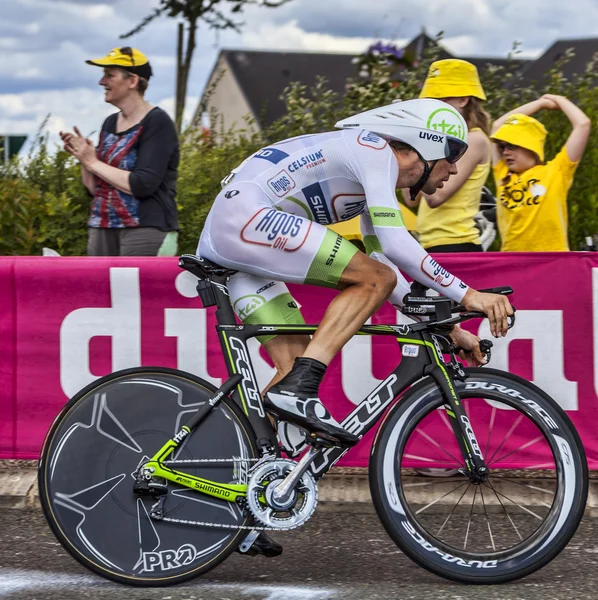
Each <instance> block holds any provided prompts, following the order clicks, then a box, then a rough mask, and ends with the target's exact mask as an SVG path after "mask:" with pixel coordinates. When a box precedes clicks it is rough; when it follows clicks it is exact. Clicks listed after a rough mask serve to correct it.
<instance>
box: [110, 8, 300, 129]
mask: <svg viewBox="0 0 598 600" xmlns="http://www.w3.org/2000/svg"><path fill="white" fill-rule="evenodd" d="M287 2H290V0H159V6H158V8H155V9H154V12H152V13H151V14H149V15H148V16H147V17H145V18H144V19H143V21H141V23H140V24H139V25H137V27H135V28H134V29H132V30H131V31H129V32H128V33H125V34H123V35H121V36H120V37H121V38H128V37H130V36H132V35H134V34H135V33H138V32H139V31H141V30H142V29H144V28H145V27H146V25H148V24H149V23H151V22H152V21H153V20H154V19H156V18H158V17H160V16H162V15H166V16H167V17H173V18H182V19H184V21H185V22H186V24H187V40H186V42H187V43H186V48H184V46H185V44H184V41H185V40H184V37H185V36H184V27H185V23H183V22H180V23H179V27H178V41H177V71H176V90H175V123H176V127H177V131H178V132H180V130H181V123H182V120H183V112H184V110H185V98H186V95H187V82H188V80H189V72H190V69H191V61H192V59H193V52H194V51H195V34H196V31H197V25H198V22H199V21H204V22H205V23H207V24H208V26H209V27H210V28H211V29H234V30H235V31H237V32H240V31H241V26H242V25H244V23H238V22H235V21H234V20H233V16H234V14H235V13H241V12H242V11H243V8H244V7H245V6H246V5H252V4H255V5H258V6H265V7H268V8H276V7H278V6H281V5H282V4H286V3H287ZM221 9H224V10H226V9H228V12H229V13H230V14H231V16H228V15H227V14H225V12H223V10H221Z"/></svg>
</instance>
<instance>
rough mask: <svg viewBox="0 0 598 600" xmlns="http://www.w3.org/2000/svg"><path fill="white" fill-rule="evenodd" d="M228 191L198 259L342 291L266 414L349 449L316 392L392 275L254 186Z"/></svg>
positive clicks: (347, 437)
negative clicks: (279, 207) (280, 207)
mask: <svg viewBox="0 0 598 600" xmlns="http://www.w3.org/2000/svg"><path fill="white" fill-rule="evenodd" d="M229 187H232V186H229ZM234 187H235V190H234V191H235V192H236V193H235V194H232V193H230V192H231V191H232V190H229V189H228V188H226V190H224V191H223V192H221V193H220V194H219V195H218V197H217V198H216V200H215V202H214V205H213V207H212V210H211V211H210V214H209V216H208V219H207V220H206V225H205V227H204V230H203V232H202V236H201V238H200V244H199V249H198V250H199V254H200V255H202V256H205V257H206V258H208V259H210V260H213V261H215V262H217V263H220V264H222V265H223V266H227V267H230V268H234V269H238V270H240V271H244V272H246V273H250V274H253V275H258V276H261V277H265V278H272V279H275V280H282V281H287V282H296V283H309V284H312V285H319V286H324V287H331V288H336V289H340V290H341V292H340V294H339V295H338V296H337V298H335V299H334V301H333V302H332V303H331V305H330V306H329V308H328V310H327V311H326V314H325V315H324V318H323V319H322V322H321V325H320V327H319V328H318V331H320V330H323V334H324V335H322V331H320V333H318V332H316V335H315V336H314V340H312V341H311V342H310V344H309V345H308V348H307V350H306V352H307V353H309V352H310V347H311V346H312V345H314V343H315V346H314V352H313V353H312V355H309V354H307V355H306V356H304V357H301V358H299V359H297V360H296V361H295V363H294V366H293V369H292V370H291V373H289V374H288V375H287V376H286V377H284V378H283V379H282V380H281V381H280V382H279V383H278V384H277V385H275V386H274V388H272V389H271V390H270V392H268V394H267V396H266V398H265V404H266V407H267V408H268V409H269V411H270V412H271V413H273V414H274V415H275V416H277V417H278V418H281V419H283V420H286V421H289V422H294V423H296V424H297V425H299V426H301V427H304V428H306V429H307V430H308V431H311V432H312V433H314V434H317V435H319V436H320V437H326V438H327V439H328V440H329V441H331V442H333V443H341V444H346V445H351V444H355V443H356V442H357V441H358V439H357V438H356V436H354V435H352V434H349V433H348V432H346V431H345V430H344V429H343V428H342V427H341V426H340V425H339V424H338V423H337V422H336V421H335V420H334V419H333V418H332V417H331V415H330V414H329V413H328V411H327V410H326V409H325V407H324V406H323V405H322V403H321V402H320V400H319V399H318V397H317V394H318V388H319V384H320V382H321V380H322V378H323V376H324V374H325V370H326V367H327V364H328V363H329V361H330V360H331V359H332V357H333V356H334V355H335V354H336V352H338V350H340V348H341V347H342V346H343V345H344V343H346V341H347V340H348V339H350V338H351V337H352V336H353V335H354V333H355V332H356V331H357V330H358V329H359V328H360V327H361V326H362V325H363V324H364V323H365V321H366V320H367V319H368V317H369V316H371V315H372V314H373V313H374V312H375V310H376V309H377V308H378V306H380V304H382V302H383V301H384V300H385V299H386V298H387V297H388V296H389V295H390V294H391V292H392V290H393V289H394V287H395V284H396V276H395V274H394V272H393V271H392V270H391V269H389V268H388V267H387V266H386V265H382V264H381V263H379V262H377V261H375V260H373V259H370V258H368V257H367V256H365V255H364V254H363V253H361V252H359V251H358V249H357V248H356V247H355V246H354V245H353V244H351V243H350V242H348V241H347V240H345V239H344V238H343V237H341V236H340V235H338V234H336V233H333V232H332V231H330V230H328V229H326V228H325V227H323V226H322V225H320V224H318V223H315V222H312V221H309V220H308V219H306V218H305V217H304V216H301V215H296V214H291V213H286V212H283V211H278V210H276V209H275V208H273V207H272V205H271V203H270V201H269V200H268V198H267V197H265V196H264V194H263V192H262V190H261V189H260V188H259V187H258V186H257V185H255V184H251V183H247V182H239V183H236V182H235V185H234ZM227 196H228V198H227ZM231 215H234V216H235V218H234V219H231ZM313 355H315V356H317V357H319V358H315V357H314V356H313ZM281 386H282V387H281ZM279 388H280V389H279Z"/></svg>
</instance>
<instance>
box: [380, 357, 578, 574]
mask: <svg viewBox="0 0 598 600" xmlns="http://www.w3.org/2000/svg"><path fill="white" fill-rule="evenodd" d="M467 373H468V375H469V377H468V379H467V380H466V381H464V382H456V387H457V390H458V393H459V395H460V397H461V403H462V405H463V407H464V409H465V412H466V415H467V418H468V420H469V426H470V427H471V431H472V432H473V433H474V434H475V440H477V447H476V445H475V444H471V445H472V447H473V451H474V452H476V453H478V452H479V453H480V454H481V455H483V457H484V459H485V462H486V465H487V467H488V468H489V477H488V479H487V480H486V481H484V482H483V483H478V482H476V481H475V480H473V479H471V480H470V478H469V477H468V475H467V468H466V465H465V461H464V459H463V457H462V455H461V451H460V449H459V445H458V444H457V440H456V438H455V434H454V432H453V428H452V425H451V422H450V419H451V418H452V411H450V408H448V407H447V406H446V405H445V400H444V398H443V396H442V395H441V392H440V390H439V388H438V387H437V385H436V384H435V382H434V381H433V380H431V379H430V378H427V379H425V380H423V381H422V382H420V383H419V384H418V385H416V386H414V387H413V388H412V389H411V390H409V392H407V394H406V395H405V397H404V398H403V399H402V400H401V401H400V402H399V403H398V404H396V405H395V406H394V407H393V409H392V410H391V411H390V412H389V413H388V415H387V417H386V419H385V421H384V422H383V423H382V425H381V427H380V430H379V432H378V435H377V437H376V440H375V442H374V444H373V446H372V453H371V457H370V488H371V492H372V498H373V500H374V504H375V507H376V510H377V512H378V515H379V517H380V519H381V521H382V523H383V524H384V526H385V528H386V530H387V532H388V533H389V535H390V537H391V538H392V539H393V541H394V542H395V543H396V544H397V546H399V548H400V549H401V550H402V551H403V552H404V553H405V554H407V556H409V557H410V558H411V559H413V560H414V561H415V562H417V563H418V564H419V565H421V566H422V567H424V568H426V569H428V570H430V571H432V572H434V573H436V574H437V575H440V576H442V577H446V578H447V579H452V580H455V581H460V582H468V583H499V582H505V581H512V580H514V579H518V578H520V577H523V576H525V575H528V574H530V573H532V572H533V571H536V570H537V569H540V568H541V567H543V566H544V565H546V564H547V563H548V562H550V561H551V560H552V559H553V558H554V557H555V556H556V555H557V554H558V553H559V552H561V550H563V548H564V547H565V546H566V545H567V543H568V542H569V540H570V539H571V538H572V537H573V535H574V533H575V531H576V529H577V527H578V525H579V523H580V521H581V519H582V516H583V512H584V508H585V504H586V497H587V493H588V471H587V463H586V458H585V452H584V449H583V446H582V444H581V440H580V438H579V435H578V434H577V432H576V430H575V428H574V427H573V425H572V423H571V421H570V420H569V418H568V417H567V415H566V414H565V413H564V411H563V410H562V409H561V408H560V407H559V406H558V405H557V404H556V402H555V401H554V400H552V399H551V398H550V397H549V396H548V395H547V394H546V393H545V392H543V391H542V390H541V389H539V388H538V387H536V386H534V385H533V384H531V383H529V382H527V381H525V380H524V379H522V378H520V377H517V376H514V375H511V374H509V373H505V372H502V371H496V370H493V369H488V368H484V369H467ZM447 408H448V410H447ZM449 412H450V415H449ZM468 437H470V436H469V434H468ZM472 439H473V438H472V437H470V439H469V440H468V441H470V443H471V442H472Z"/></svg>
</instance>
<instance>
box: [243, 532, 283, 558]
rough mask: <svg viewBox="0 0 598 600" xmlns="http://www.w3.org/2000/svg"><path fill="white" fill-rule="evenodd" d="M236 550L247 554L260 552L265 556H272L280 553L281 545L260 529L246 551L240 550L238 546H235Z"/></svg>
mask: <svg viewBox="0 0 598 600" xmlns="http://www.w3.org/2000/svg"><path fill="white" fill-rule="evenodd" d="M237 552H239V554H245V555H247V556H257V555H258V554H260V555H261V556H265V557H266V558H274V557H275V556H280V555H281V554H282V546H281V545H280V544H278V543H277V542H275V541H274V540H273V539H272V538H269V537H268V536H267V535H266V534H265V533H264V532H263V531H261V532H260V534H259V535H258V536H257V538H255V542H253V544H252V545H251V548H249V550H247V552H241V551H240V550H239V548H237Z"/></svg>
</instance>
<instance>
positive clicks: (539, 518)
mask: <svg viewBox="0 0 598 600" xmlns="http://www.w3.org/2000/svg"><path fill="white" fill-rule="evenodd" d="M484 485H486V487H488V485H487V484H486V483H484ZM494 493H495V494H498V495H500V496H502V497H503V498H505V499H506V500H508V501H509V502H511V504H514V505H515V506H517V507H519V508H520V509H521V510H524V511H525V512H528V513H529V514H530V515H533V516H534V517H536V519H538V520H540V521H543V520H544V518H543V517H541V516H540V515H537V514H536V513H535V512H534V511H533V510H530V509H529V508H525V506H521V504H519V503H518V502H515V500H512V499H511V498H509V497H508V496H507V495H505V494H503V493H502V492H499V491H498V490H494Z"/></svg>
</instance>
